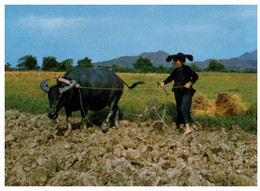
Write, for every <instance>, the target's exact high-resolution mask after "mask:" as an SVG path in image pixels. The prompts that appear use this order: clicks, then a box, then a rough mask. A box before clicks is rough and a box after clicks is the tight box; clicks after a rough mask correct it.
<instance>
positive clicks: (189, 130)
mask: <svg viewBox="0 0 260 191" xmlns="http://www.w3.org/2000/svg"><path fill="white" fill-rule="evenodd" d="M189 133H191V129H190V125H189V124H188V123H185V132H184V133H183V135H188V134H189Z"/></svg>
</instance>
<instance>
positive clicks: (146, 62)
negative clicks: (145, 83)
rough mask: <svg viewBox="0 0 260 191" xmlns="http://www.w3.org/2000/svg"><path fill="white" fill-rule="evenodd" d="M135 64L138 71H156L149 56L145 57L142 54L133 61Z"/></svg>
mask: <svg viewBox="0 0 260 191" xmlns="http://www.w3.org/2000/svg"><path fill="white" fill-rule="evenodd" d="M133 66H134V69H135V70H136V71H137V72H143V73H147V72H154V71H155V69H154V67H153V64H152V62H151V60H150V59H148V58H143V57H142V56H140V57H139V58H138V59H137V61H136V62H135V63H133Z"/></svg>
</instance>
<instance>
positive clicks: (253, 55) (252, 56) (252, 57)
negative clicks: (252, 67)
mask: <svg viewBox="0 0 260 191" xmlns="http://www.w3.org/2000/svg"><path fill="white" fill-rule="evenodd" d="M237 59H238V60H257V50H254V51H253V52H246V53H244V54H242V55H241V56H239V57H237Z"/></svg>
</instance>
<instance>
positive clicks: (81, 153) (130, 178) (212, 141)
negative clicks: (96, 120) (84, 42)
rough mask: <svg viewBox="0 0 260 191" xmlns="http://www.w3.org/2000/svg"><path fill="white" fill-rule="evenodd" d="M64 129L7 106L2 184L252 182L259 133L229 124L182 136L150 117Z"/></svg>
mask: <svg viewBox="0 0 260 191" xmlns="http://www.w3.org/2000/svg"><path fill="white" fill-rule="evenodd" d="M79 121H80V119H77V118H74V119H73V123H74V125H73V127H74V130H73V131H72V132H71V133H67V132H65V133H64V132H63V131H62V128H63V127H65V126H64V124H65V117H64V116H59V118H58V119H57V123H56V124H54V123H53V122H52V121H50V120H49V119H48V118H47V117H46V115H29V114H24V113H20V112H18V111H14V110H8V111H6V112H5V185H6V186H38V185H39V186H45V185H46V186H57V185H59V186H65V185H66V186H105V185H106V186H112V185H113V186H184V185H190V186H214V185H218V186H222V185H230V186H232V185H234V186H255V185H256V184H257V136H256V135H253V134H248V133H245V132H243V131H241V130H238V129H237V128H235V127H234V129H233V130H232V131H229V132H225V130H224V128H223V129H222V130H218V131H208V130H205V129H202V130H194V131H193V132H192V133H191V134H190V135H188V136H186V137H182V134H181V132H179V131H178V130H177V129H176V126H175V125H174V124H172V125H171V126H170V127H166V129H165V130H164V135H162V134H161V133H160V131H159V130H158V129H155V130H154V131H152V132H149V131H148V127H149V126H150V125H151V124H152V122H139V123H138V124H137V123H133V122H129V121H126V120H122V121H120V127H119V129H115V128H111V129H109V131H108V132H107V133H105V134H104V133H102V131H101V130H100V129H99V127H95V126H94V127H90V128H88V129H86V130H82V131H81V130H80V128H78V127H79Z"/></svg>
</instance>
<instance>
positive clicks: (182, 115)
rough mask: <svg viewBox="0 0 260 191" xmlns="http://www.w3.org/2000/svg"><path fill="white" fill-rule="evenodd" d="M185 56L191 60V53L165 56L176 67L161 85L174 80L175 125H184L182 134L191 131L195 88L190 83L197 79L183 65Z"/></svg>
mask: <svg viewBox="0 0 260 191" xmlns="http://www.w3.org/2000/svg"><path fill="white" fill-rule="evenodd" d="M186 58H187V59H188V60H190V61H193V56H192V55H185V54H183V53H178V54H176V55H170V56H168V57H167V59H166V61H167V62H170V61H171V60H174V62H175V64H176V66H177V68H175V69H174V70H173V72H172V73H171V74H170V76H169V77H168V78H166V79H165V80H164V81H163V83H161V87H164V85H166V84H168V83H170V82H171V81H173V80H174V82H175V83H174V85H173V88H172V91H173V92H174V94H175V100H176V105H177V123H176V124H177V127H178V128H179V126H180V124H184V125H185V132H184V135H187V134H189V133H190V132H191V129H190V126H189V124H190V123H193V120H192V118H191V115H190V108H191V102H192V96H193V94H194V93H195V91H196V90H194V89H193V87H192V85H193V84H194V83H195V82H196V81H197V79H198V75H197V74H196V73H195V72H194V71H193V70H192V69H191V68H190V67H189V66H187V65H185V64H184V63H185V61H186Z"/></svg>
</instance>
